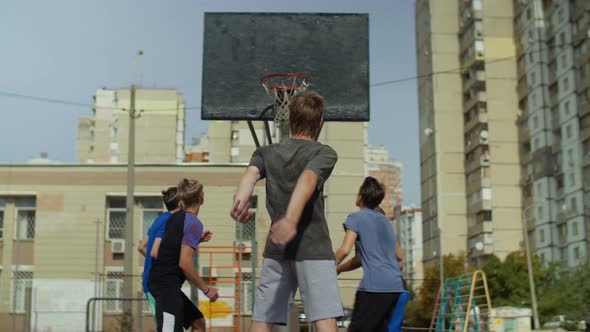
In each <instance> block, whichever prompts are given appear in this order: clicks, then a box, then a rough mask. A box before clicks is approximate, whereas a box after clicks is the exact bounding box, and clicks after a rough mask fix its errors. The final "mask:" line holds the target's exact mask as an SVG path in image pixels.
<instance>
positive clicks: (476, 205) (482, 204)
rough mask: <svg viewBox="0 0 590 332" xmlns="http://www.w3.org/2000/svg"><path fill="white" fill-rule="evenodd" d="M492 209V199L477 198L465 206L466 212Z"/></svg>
mask: <svg viewBox="0 0 590 332" xmlns="http://www.w3.org/2000/svg"><path fill="white" fill-rule="evenodd" d="M491 209H492V201H491V200H479V201H477V202H473V203H471V204H469V205H468V206H467V213H470V214H471V213H477V212H481V211H487V210H491Z"/></svg>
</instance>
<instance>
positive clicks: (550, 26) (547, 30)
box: [545, 23, 554, 38]
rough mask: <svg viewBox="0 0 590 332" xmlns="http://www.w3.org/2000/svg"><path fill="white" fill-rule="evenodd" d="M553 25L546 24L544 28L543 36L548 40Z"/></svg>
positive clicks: (551, 34) (551, 33)
mask: <svg viewBox="0 0 590 332" xmlns="http://www.w3.org/2000/svg"><path fill="white" fill-rule="evenodd" d="M553 32H554V31H553V24H551V23H548V24H547V25H546V26H545V35H546V36H547V38H549V36H553Z"/></svg>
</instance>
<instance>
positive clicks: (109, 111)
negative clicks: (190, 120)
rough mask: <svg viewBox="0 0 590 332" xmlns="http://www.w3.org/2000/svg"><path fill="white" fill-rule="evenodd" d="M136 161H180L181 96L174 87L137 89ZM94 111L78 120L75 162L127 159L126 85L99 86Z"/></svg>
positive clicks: (182, 152) (181, 155) (182, 148)
mask: <svg viewBox="0 0 590 332" xmlns="http://www.w3.org/2000/svg"><path fill="white" fill-rule="evenodd" d="M135 95H136V97H135V108H136V110H138V111H139V112H141V113H140V117H139V118H138V119H136V120H135V161H136V162H182V161H183V159H184V127H185V113H184V112H185V110H184V97H183V95H182V94H180V93H179V92H177V91H176V90H175V89H144V88H138V89H137V90H136V94H135ZM94 98H95V101H94V110H93V111H94V114H93V116H91V117H82V118H80V120H79V122H78V142H77V161H78V162H107V163H116V162H126V161H127V151H128V150H127V142H128V140H129V114H128V113H127V111H126V110H127V109H129V107H130V105H129V102H130V90H129V89H114V90H111V89H99V90H97V91H96V96H95V97H94Z"/></svg>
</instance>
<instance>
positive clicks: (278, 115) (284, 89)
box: [260, 73, 309, 123]
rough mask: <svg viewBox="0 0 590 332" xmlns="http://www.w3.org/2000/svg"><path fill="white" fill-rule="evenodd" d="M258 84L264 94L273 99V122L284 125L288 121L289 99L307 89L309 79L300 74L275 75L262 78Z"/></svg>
mask: <svg viewBox="0 0 590 332" xmlns="http://www.w3.org/2000/svg"><path fill="white" fill-rule="evenodd" d="M260 84H262V87H264V90H265V91H266V93H267V94H268V95H269V96H271V97H273V99H274V104H273V106H274V120H275V122H276V123H279V122H282V123H285V122H287V120H288V119H289V103H290V102H291V99H292V98H293V97H294V96H296V95H298V94H299V93H301V92H303V91H305V90H306V89H307V87H308V85H309V79H308V78H307V76H305V75H301V74H294V73H277V74H269V75H265V76H262V78H261V79H260Z"/></svg>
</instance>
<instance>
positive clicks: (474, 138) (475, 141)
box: [464, 127, 489, 162]
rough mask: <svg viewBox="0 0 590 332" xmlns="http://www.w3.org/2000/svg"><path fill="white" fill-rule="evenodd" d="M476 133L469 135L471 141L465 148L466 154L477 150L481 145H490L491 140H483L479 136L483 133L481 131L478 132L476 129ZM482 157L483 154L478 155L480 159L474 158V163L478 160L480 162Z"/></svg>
mask: <svg viewBox="0 0 590 332" xmlns="http://www.w3.org/2000/svg"><path fill="white" fill-rule="evenodd" d="M474 131H476V133H475V132H473V135H469V139H468V140H467V141H465V146H464V150H465V153H469V152H471V151H473V150H475V149H477V148H478V147H479V146H480V145H488V144H489V139H487V138H486V139H483V138H481V136H480V134H479V133H480V132H481V131H482V130H481V129H480V130H478V128H477V127H476V128H475V129H474ZM481 156H482V155H481V152H480V153H478V157H477V158H474V161H476V160H477V161H478V162H479V159H480V157H481Z"/></svg>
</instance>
